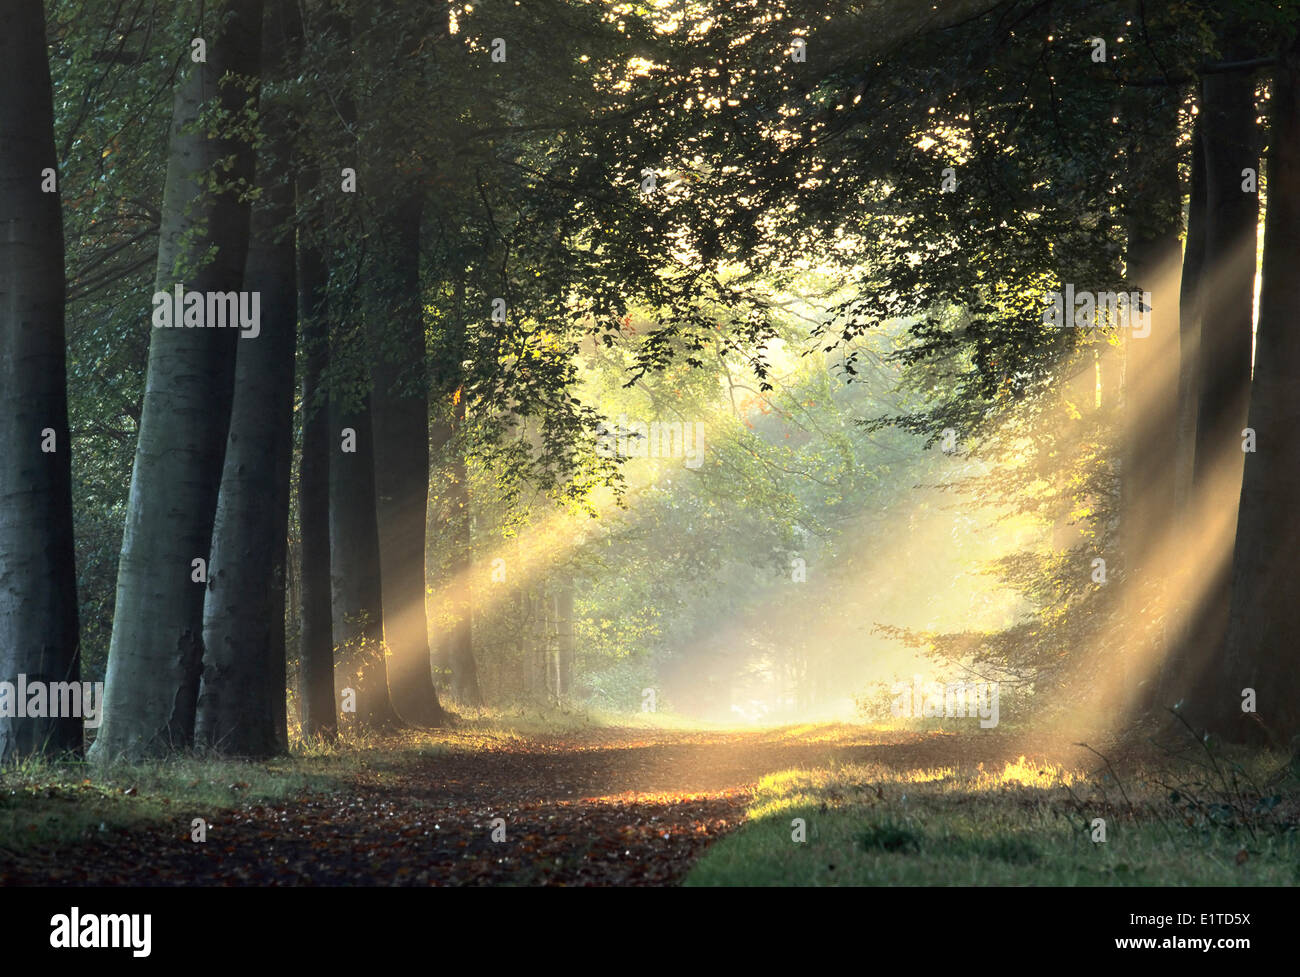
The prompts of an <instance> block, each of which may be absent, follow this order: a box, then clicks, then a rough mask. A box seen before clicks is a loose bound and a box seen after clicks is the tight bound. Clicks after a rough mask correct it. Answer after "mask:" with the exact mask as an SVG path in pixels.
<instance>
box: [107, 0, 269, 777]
mask: <svg viewBox="0 0 1300 977" xmlns="http://www.w3.org/2000/svg"><path fill="white" fill-rule="evenodd" d="M261 24H262V4H261V2H260V0H226V2H224V3H213V4H210V5H208V7H207V8H206V10H205V19H204V31H203V33H202V37H203V38H204V40H205V41H206V55H207V61H206V62H205V63H197V64H196V63H193V62H192V61H190V60H189V54H190V52H189V49H188V46H187V50H186V52H185V58H184V60H183V62H182V70H183V71H184V72H185V74H184V77H183V78H182V80H181V81H180V82H179V84H178V85H177V88H176V94H175V100H174V106H173V111H172V125H171V134H170V150H169V158H168V164H167V179H166V185H165V190H164V193H163V206H162V225H161V230H160V235H159V242H158V265H157V273H156V277H155V289H156V290H157V291H159V292H166V293H171V291H172V288H173V286H174V285H177V284H183V286H184V290H185V291H187V292H188V291H197V292H231V291H235V292H238V291H239V290H241V289H242V287H243V273H244V261H245V258H246V256H247V251H248V221H249V213H248V204H247V203H246V202H243V201H241V200H240V196H241V193H240V190H239V187H238V185H239V184H241V183H242V184H243V186H244V187H246V186H247V185H249V184H250V183H251V180H252V176H253V154H252V147H251V146H250V145H249V144H248V143H247V142H245V141H242V140H238V139H234V138H228V137H225V136H221V137H212V136H209V135H208V133H207V131H206V127H204V126H202V125H201V124H200V123H199V119H200V115H201V113H203V112H204V111H205V110H209V111H210V110H212V109H214V108H218V107H219V108H221V109H222V110H224V111H225V112H229V113H232V114H234V115H239V114H242V113H243V111H244V109H245V106H246V103H247V102H248V100H249V96H248V94H247V93H246V91H245V90H244V89H243V87H241V86H240V85H239V84H236V83H233V82H232V81H231V80H229V79H227V75H228V73H233V74H234V75H235V76H242V77H244V78H250V77H255V76H256V75H257V73H258V68H259V58H260V52H261ZM223 79H227V80H225V81H223ZM226 161H230V162H231V166H230V168H229V169H227V168H225V167H224V163H225V162H226ZM217 175H219V176H220V179H221V181H222V182H221V187H220V188H219V189H218V190H216V191H213V190H210V189H208V190H205V189H204V187H203V182H204V181H205V180H207V179H209V178H211V177H213V176H217ZM239 342H247V340H240V339H239V334H238V330H236V329H231V328H155V329H153V330H152V335H151V337H150V343H149V364H148V370H147V374H146V380H145V393H144V405H143V409H142V412H141V418H140V434H139V439H138V441H137V444H136V454H135V464H134V466H133V469H132V473H131V490H130V497H129V501H128V505H127V516H126V528H125V531H124V534H123V539H122V555H121V559H120V562H119V566H118V577H117V600H116V608H115V612H114V617H113V636H112V640H111V643H110V646H109V656H108V673H107V688H106V690H105V697H106V704H105V714H104V723H103V726H102V727H101V729H100V732H99V736H98V737H97V738H96V740H95V744H94V746H93V748H92V750H91V754H92V756H93V757H94V758H95V759H97V760H100V761H107V760H111V759H113V758H115V757H118V756H122V755H125V756H132V757H141V756H150V755H161V754H165V753H167V752H169V751H171V750H176V749H180V748H184V747H186V746H188V745H189V744H190V743H191V741H192V739H193V735H194V715H195V707H196V702H197V699H198V691H199V676H200V671H201V668H202V659H203V603H204V592H205V589H206V588H205V585H204V584H203V583H201V582H196V581H195V580H194V579H193V571H192V561H194V560H196V559H203V560H205V561H206V560H207V559H208V557H209V555H210V552H209V551H210V545H211V536H212V524H213V519H214V516H215V513H216V503H217V492H218V487H219V485H220V482H221V470H222V463H223V458H224V455H225V448H226V432H227V428H228V426H229V421H230V406H231V398H232V393H233V379H234V372H235V356H236V347H237V344H238V343H239Z"/></svg>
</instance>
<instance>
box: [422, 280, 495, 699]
mask: <svg viewBox="0 0 1300 977" xmlns="http://www.w3.org/2000/svg"><path fill="white" fill-rule="evenodd" d="M455 289H456V292H455V315H454V317H453V318H452V321H451V323H450V325H449V329H448V334H447V335H446V336H445V337H444V344H443V348H442V349H441V350H440V355H439V356H438V358H437V360H436V361H435V367H434V381H435V390H436V391H437V395H438V398H439V400H440V401H441V407H440V412H439V413H440V416H439V418H438V420H436V421H435V422H434V425H433V452H434V454H435V455H437V456H442V457H444V458H445V461H444V463H443V464H442V466H441V471H443V472H444V473H445V480H444V483H443V484H444V486H445V487H444V489H443V491H442V493H441V497H440V498H439V504H440V509H441V511H442V520H443V523H444V525H445V526H446V527H447V530H448V536H449V540H450V541H449V545H450V547H451V558H450V560H449V561H448V567H447V580H448V582H447V585H446V587H445V588H444V593H445V598H446V599H445V603H446V606H447V608H448V610H449V611H450V614H451V624H450V626H449V627H448V628H447V632H446V633H445V634H444V635H443V636H442V637H441V640H440V642H439V648H440V652H439V658H440V665H441V666H442V667H443V668H444V669H449V670H450V671H451V691H452V695H453V696H455V698H456V700H457V701H458V702H461V703H463V704H464V705H467V706H473V707H478V706H481V705H482V704H483V693H482V690H481V688H480V686H479V680H478V665H477V663H476V662H475V660H474V600H473V591H472V584H471V581H470V578H471V575H472V571H473V539H472V534H471V531H470V530H471V526H470V515H471V509H470V497H469V471H468V468H467V466H466V464H465V449H464V444H463V442H462V437H463V433H464V427H465V417H466V410H467V401H466V393H465V389H464V382H463V381H464V378H463V373H462V367H461V363H462V362H464V360H465V358H466V356H467V351H466V347H465V342H466V337H465V319H464V313H463V310H464V300H465V286H464V283H463V282H460V281H457V283H456V286H455ZM443 411H445V412H447V413H445V414H444V413H442V412H443Z"/></svg>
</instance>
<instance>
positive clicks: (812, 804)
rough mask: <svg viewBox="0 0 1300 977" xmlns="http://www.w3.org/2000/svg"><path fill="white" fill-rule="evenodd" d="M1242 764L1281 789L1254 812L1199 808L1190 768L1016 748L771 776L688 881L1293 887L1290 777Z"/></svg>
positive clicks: (1200, 785) (1298, 857)
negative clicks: (1176, 788)
mask: <svg viewBox="0 0 1300 977" xmlns="http://www.w3.org/2000/svg"><path fill="white" fill-rule="evenodd" d="M1251 761H1252V762H1251V764H1250V766H1251V769H1249V770H1246V771H1244V772H1245V773H1246V775H1247V776H1250V777H1258V778H1259V782H1260V783H1264V784H1268V785H1269V786H1268V787H1267V788H1266V789H1265V793H1268V792H1271V791H1277V792H1278V793H1277V794H1273V795H1272V796H1270V797H1268V798H1267V799H1266V802H1265V803H1264V804H1262V805H1261V804H1259V803H1256V804H1254V805H1253V806H1252V804H1251V803H1250V801H1251V798H1249V797H1247V798H1245V799H1244V801H1243V802H1242V803H1241V804H1234V805H1228V804H1222V803H1209V802H1210V801H1215V800H1221V799H1222V798H1216V795H1215V794H1214V793H1213V791H1212V785H1211V784H1210V783H1208V782H1207V781H1206V780H1204V779H1203V771H1202V770H1201V769H1200V768H1198V767H1196V766H1190V767H1189V766H1186V765H1185V764H1184V762H1183V761H1178V762H1174V761H1170V762H1167V763H1166V762H1161V761H1158V760H1157V759H1155V758H1152V759H1150V760H1148V761H1143V762H1142V763H1140V764H1138V765H1137V766H1136V767H1134V768H1132V769H1126V770H1122V771H1118V772H1117V771H1114V770H1111V769H1109V767H1108V766H1107V765H1105V764H1100V766H1101V769H1093V770H1084V769H1079V768H1071V767H1068V766H1062V765H1057V764H1054V763H1051V762H1049V761H1047V760H1045V759H1042V758H1033V757H1025V756H1021V757H1018V758H1016V759H1015V760H1010V761H1002V762H999V763H992V762H988V763H977V764H959V765H956V766H952V767H924V766H921V767H917V768H915V769H910V770H908V769H903V770H899V769H894V768H892V767H887V766H883V765H877V764H854V763H848V764H839V765H828V766H826V767H824V768H818V769H797V770H785V771H780V772H776V773H773V774H770V775H768V776H766V777H764V778H762V780H761V781H760V782H759V784H758V786H757V790H756V792H755V797H754V800H753V802H752V803H751V805H750V807H749V810H748V812H747V818H748V820H747V823H746V824H745V825H744V827H742V828H741V829H740V830H739V831H737V832H736V833H734V834H731V835H729V836H727V837H726V838H724V839H722V840H721V841H719V842H718V843H717V844H715V845H713V846H712V847H711V848H710V849H709V850H708V851H707V852H706V854H705V855H704V857H703V859H702V860H701V861H700V862H699V863H698V864H697V866H696V867H695V869H694V870H693V871H692V873H691V874H690V876H689V877H688V879H687V882H686V884H688V885H1071V886H1077V885H1187V886H1192V885H1294V884H1296V882H1297V881H1300V837H1297V835H1298V833H1297V832H1296V831H1295V830H1294V827H1295V815H1296V811H1297V808H1300V790H1298V789H1297V788H1298V786H1300V785H1297V783H1296V780H1295V778H1294V776H1293V775H1292V776H1288V775H1286V774H1285V772H1284V768H1280V767H1279V764H1280V763H1281V762H1282V759H1281V758H1279V757H1276V756H1269V757H1262V756H1260V755H1254V756H1252V757H1251ZM1225 762H1228V763H1231V762H1232V761H1229V760H1225ZM1198 778H1200V779H1198ZM1189 779H1194V780H1196V783H1197V787H1196V789H1197V790H1206V791H1207V793H1206V794H1205V795H1204V796H1203V797H1202V798H1200V799H1199V800H1198V802H1197V804H1196V805H1195V806H1193V805H1188V804H1187V803H1186V801H1187V799H1186V798H1181V797H1178V795H1177V793H1176V792H1174V793H1171V792H1170V790H1169V787H1168V785H1169V784H1170V783H1171V782H1173V781H1179V782H1183V781H1187V780H1189ZM1202 801H1204V802H1206V803H1201V802H1202ZM1197 808H1200V809H1201V810H1203V811H1204V812H1205V816H1202V814H1201V813H1198V810H1197ZM1229 808H1231V810H1229ZM1216 812H1219V813H1216ZM796 819H802V821H803V826H802V829H803V831H804V832H805V833H806V840H805V841H802V842H800V841H796V840H794V835H795V832H796V828H797V822H796ZM1098 819H1101V820H1103V821H1104V822H1105V830H1106V836H1105V841H1104V842H1101V841H1098V840H1095V839H1096V837H1097V824H1098Z"/></svg>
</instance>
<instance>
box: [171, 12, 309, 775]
mask: <svg viewBox="0 0 1300 977" xmlns="http://www.w3.org/2000/svg"><path fill="white" fill-rule="evenodd" d="M294 14H296V7H294V6H293V5H292V4H291V3H289V2H287V0H276V3H275V5H274V8H273V9H272V10H271V11H269V12H268V15H267V18H266V35H265V41H266V49H267V50H268V51H275V50H278V51H281V52H288V51H289V50H290V49H291V47H292V45H293V43H294V41H293V37H294V36H296V33H297V32H293V33H289V32H290V31H291V30H292V28H291V25H290V24H288V23H286V17H288V16H293V15H294ZM288 112H289V110H288V107H287V106H286V105H284V104H276V103H270V104H264V106H263V119H264V120H265V142H264V144H263V145H264V147H265V151H264V158H263V160H262V165H261V166H260V167H259V175H258V183H259V185H260V186H261V188H262V196H261V199H260V201H259V202H258V204H257V205H256V206H255V207H254V208H253V213H252V218H251V229H250V234H249V237H250V241H249V247H248V259H247V267H246V270H245V273H244V288H245V290H246V291H248V292H250V293H252V294H257V295H259V296H260V298H261V305H260V307H261V322H260V324H259V326H260V328H259V333H258V335H257V336H256V338H251V339H245V340H243V341H241V342H240V344H239V352H238V357H237V359H236V362H235V400H234V405H233V406H232V408H231V415H230V434H229V437H228V439H227V443H226V458H225V468H224V471H223V472H222V477H221V492H220V495H219V497H218V499H217V515H216V520H215V524H214V527H213V538H212V561H211V565H210V566H209V568H208V578H209V584H208V592H207V599H206V602H205V606H204V621H203V649H204V661H203V678H202V682H201V684H200V686H199V701H198V714H197V716H196V719H195V731H194V738H195V742H196V743H199V744H203V745H205V746H208V747H211V748H213V749H217V750H220V751H221V752H223V753H228V754H235V755H239V756H255V757H261V756H271V755H273V754H274V753H276V752H277V751H279V750H281V749H283V748H285V746H286V745H287V742H286V741H287V732H286V730H285V717H284V694H285V664H284V653H285V648H284V608H285V560H286V554H287V537H288V527H289V470H290V467H291V460H292V459H291V455H292V450H293V442H292V434H293V373H294V340H295V337H296V333H297V327H298V301H297V298H298V297H297V291H296V283H295V253H294V252H295V248H294V231H293V218H294V188H293V179H292V176H291V175H290V169H289V157H290V144H289V135H288V133H289V122H290V120H289V118H288Z"/></svg>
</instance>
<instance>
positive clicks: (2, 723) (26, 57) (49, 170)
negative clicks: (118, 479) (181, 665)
mask: <svg viewBox="0 0 1300 977" xmlns="http://www.w3.org/2000/svg"><path fill="white" fill-rule="evenodd" d="M5 17H6V19H7V21H8V22H7V23H6V24H5V27H4V29H3V30H2V31H0V228H4V231H3V234H0V458H3V461H2V462H0V681H4V682H14V683H17V682H18V676H19V675H24V676H26V678H27V680H28V681H41V682H51V683H52V682H78V681H79V680H80V678H81V674H80V673H81V659H80V645H79V635H80V629H79V626H78V620H77V580H76V565H75V553H74V547H73V535H72V464H71V458H72V452H71V447H72V446H71V442H70V438H69V433H68V404H67V381H66V375H65V364H64V326H63V301H64V298H63V297H64V268H63V214H62V211H61V209H60V206H59V193H58V190H57V188H55V187H54V186H53V185H52V184H51V185H50V186H49V190H50V192H45V190H44V189H43V188H42V185H43V184H44V183H45V182H46V181H47V180H52V179H53V175H54V172H55V169H56V165H57V160H56V158H55V149H54V107H53V99H52V95H51V89H50V68H49V62H48V60H47V54H46V46H45V17H44V13H43V11H42V9H41V4H40V2H39V0H18V2H17V3H15V4H10V5H8V7H7V9H6V12H5ZM10 705H11V706H12V705H14V703H10ZM99 705H100V703H96V706H97V707H98V706H99ZM83 708H84V704H83ZM47 711H50V710H47ZM61 711H62V710H61ZM66 711H67V712H71V711H72V710H71V709H68V710H66ZM81 732H82V721H81V718H80V717H79V716H72V715H62V716H58V717H49V716H47V717H45V718H30V717H25V718H18V717H13V716H6V717H0V763H7V762H9V761H11V760H14V759H15V758H18V757H22V756H26V755H30V754H34V753H50V754H58V753H61V752H64V751H74V752H77V753H80V752H81V746H82V743H81Z"/></svg>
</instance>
